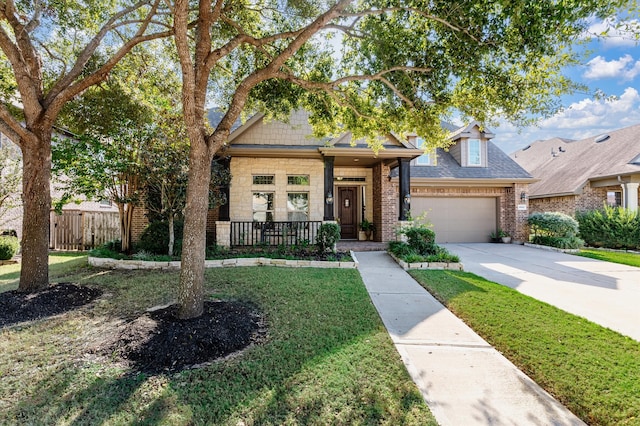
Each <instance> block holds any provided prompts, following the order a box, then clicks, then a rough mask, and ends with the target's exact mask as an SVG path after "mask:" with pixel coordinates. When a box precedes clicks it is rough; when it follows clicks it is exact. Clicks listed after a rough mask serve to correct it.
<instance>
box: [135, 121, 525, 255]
mask: <svg viewBox="0 0 640 426" xmlns="http://www.w3.org/2000/svg"><path fill="white" fill-rule="evenodd" d="M492 137H493V135H492V134H491V133H490V132H489V131H488V130H486V129H484V132H482V131H481V130H480V126H479V124H478V123H472V124H471V125H469V126H466V127H463V128H461V129H458V130H457V131H455V132H452V134H451V138H452V140H453V141H454V142H455V143H454V145H452V146H451V147H450V149H449V150H448V151H447V150H442V149H438V150H437V151H436V152H434V153H430V154H427V155H425V153H424V150H423V149H420V148H419V145H420V143H421V140H420V138H418V137H417V136H416V135H410V136H408V137H407V138H406V139H403V138H400V137H397V136H394V135H387V136H386V137H384V139H383V146H384V149H381V150H380V151H379V152H378V153H377V154H376V153H374V152H373V151H372V150H371V149H370V148H369V147H368V146H367V145H366V144H365V143H364V142H363V141H353V140H352V138H351V134H350V133H349V132H346V133H344V134H343V135H340V136H339V137H337V138H334V139H328V138H327V139H318V138H315V137H313V136H312V129H311V126H310V125H309V123H308V115H307V114H306V113H304V112H298V113H295V114H293V115H292V117H291V119H290V122H289V123H283V122H279V121H268V120H265V119H264V117H263V116H262V115H256V116H254V117H253V118H251V119H250V120H248V121H247V122H246V123H245V124H243V125H241V126H240V127H238V128H237V129H235V130H234V131H233V132H232V133H231V135H230V137H229V141H228V147H227V149H226V150H225V152H224V156H225V157H226V158H227V161H226V164H227V166H228V167H229V168H230V171H231V176H232V181H231V184H230V187H229V188H228V189H227V191H228V200H229V202H228V203H227V204H226V205H223V206H222V207H220V208H219V209H216V210H211V211H210V212H209V215H208V218H207V239H208V241H209V242H210V243H211V242H213V241H216V242H217V243H218V244H219V245H222V246H229V245H234V246H235V245H245V244H246V245H251V244H259V243H267V244H279V243H284V242H291V241H300V240H305V239H306V240H309V241H310V242H313V241H314V238H315V235H316V232H317V228H318V227H319V225H320V224H321V223H322V222H326V221H337V222H338V223H340V225H341V232H342V235H341V238H342V239H357V238H358V231H359V224H360V223H361V222H362V221H363V220H365V219H366V220H368V221H370V222H373V223H374V224H375V227H376V232H375V234H374V239H375V240H376V241H390V240H394V239H395V238H396V235H395V230H396V229H397V227H398V225H399V224H401V223H402V222H404V221H405V220H407V219H408V218H409V217H410V216H413V217H418V216H420V215H421V214H422V213H423V212H427V213H428V214H427V219H428V220H430V221H431V222H432V223H433V224H434V226H435V231H436V233H437V235H438V241H439V242H487V241H489V235H490V234H491V233H492V232H496V231H497V230H498V229H503V230H506V231H507V232H509V233H510V234H512V235H513V236H514V237H515V239H516V240H520V241H523V240H526V238H527V235H526V234H525V232H526V227H525V223H526V218H527V216H528V209H527V202H526V193H527V187H528V184H529V183H530V182H533V181H534V179H532V177H531V176H530V175H529V174H528V173H526V172H525V171H524V170H523V169H522V168H520V167H519V166H518V165H517V164H516V163H515V162H513V160H511V159H510V158H509V157H508V156H507V155H506V154H503V153H502V151H500V149H498V148H497V147H496V146H495V145H494V144H492V143H491V142H490V141H489V139H491V138H492ZM141 214H142V212H141V213H139V215H141ZM137 235H139V233H136V237H137ZM136 237H134V240H135V239H136ZM287 239H289V240H287Z"/></svg>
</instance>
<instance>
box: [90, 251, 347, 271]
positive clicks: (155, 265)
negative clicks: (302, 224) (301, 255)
mask: <svg viewBox="0 0 640 426" xmlns="http://www.w3.org/2000/svg"><path fill="white" fill-rule="evenodd" d="M351 258H352V259H353V260H354V261H353V262H338V261H323V260H291V259H271V258H268V257H240V258H235V259H217V260H205V261H204V267H205V268H233V267H236V266H281V267H285V268H342V269H357V268H358V260H357V259H356V257H355V254H354V253H353V251H352V252H351ZM88 262H89V265H91V266H95V267H97V268H105V269H126V270H134V269H149V270H158V269H159V270H167V271H179V270H180V268H181V262H180V261H173V262H158V261H149V260H119V259H112V258H108V257H92V256H89V259H88Z"/></svg>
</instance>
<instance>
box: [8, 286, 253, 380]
mask: <svg viewBox="0 0 640 426" xmlns="http://www.w3.org/2000/svg"><path fill="white" fill-rule="evenodd" d="M101 294H102V292H101V291H100V290H98V289H94V288H91V287H84V286H79V285H75V284H69V283H61V284H57V285H52V286H51V287H49V288H47V289H45V290H42V291H40V292H38V293H32V294H26V293H19V292H17V291H7V292H4V293H0V328H2V327H7V326H11V325H14V324H19V323H22V322H26V321H32V320H37V319H45V318H47V317H50V316H54V315H58V314H62V313H64V312H68V311H71V310H73V309H77V308H79V307H81V306H84V305H87V304H89V303H91V302H92V301H93V300H95V299H96V298H98V297H99V296H100V295H101ZM176 311H177V307H176V306H175V305H172V306H169V307H166V308H163V309H158V310H155V311H153V312H145V313H144V314H142V315H140V316H139V317H137V318H135V319H132V320H129V321H125V322H124V323H122V325H120V326H118V327H113V328H110V329H109V331H108V332H107V333H106V335H104V336H95V342H96V343H94V344H92V345H90V346H91V347H90V348H89V351H90V352H93V353H95V354H98V355H103V356H105V357H108V358H109V359H113V358H114V355H116V356H117V358H120V360H121V361H122V362H124V363H125V364H126V365H128V366H129V367H130V368H131V369H132V370H133V371H141V372H145V373H150V374H156V373H161V372H176V371H180V370H183V369H185V368H191V367H197V366H199V365H202V364H206V363H209V362H211V361H214V360H216V359H218V358H222V357H225V356H227V355H229V354H231V353H234V352H237V351H239V350H241V349H244V348H245V347H247V346H248V345H250V344H251V343H256V342H260V341H262V340H263V339H264V338H265V336H266V329H265V327H264V321H263V319H262V316H261V315H260V314H259V313H258V311H257V310H256V309H255V307H253V306H250V305H248V304H244V303H241V302H228V301H215V302H214V301H212V302H205V305H204V313H203V314H202V315H201V316H200V317H198V318H193V319H189V320H179V319H177V318H176V316H175V314H176Z"/></svg>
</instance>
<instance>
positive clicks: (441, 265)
mask: <svg viewBox="0 0 640 426" xmlns="http://www.w3.org/2000/svg"><path fill="white" fill-rule="evenodd" d="M389 256H391V257H392V258H393V260H395V261H396V262H397V263H398V265H400V267H401V268H402V269H404V270H405V271H408V270H409V269H434V270H438V269H440V270H442V269H447V270H450V271H464V265H463V264H462V263H459V262H449V263H447V262H420V263H407V262H405V261H404V260H401V259H398V258H397V257H395V256H394V255H393V254H391V253H389Z"/></svg>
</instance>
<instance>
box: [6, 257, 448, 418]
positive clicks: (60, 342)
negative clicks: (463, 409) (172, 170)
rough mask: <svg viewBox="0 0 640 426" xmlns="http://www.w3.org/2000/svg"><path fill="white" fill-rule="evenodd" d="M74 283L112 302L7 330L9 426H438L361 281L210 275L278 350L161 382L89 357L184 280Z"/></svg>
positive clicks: (327, 275) (108, 275)
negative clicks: (255, 316)
mask: <svg viewBox="0 0 640 426" xmlns="http://www.w3.org/2000/svg"><path fill="white" fill-rule="evenodd" d="M3 268H4V267H3ZM69 273H70V274H71V275H69V276H66V277H62V278H64V280H65V281H74V282H78V283H81V284H85V285H90V286H95V287H99V288H101V289H103V290H104V291H105V295H104V296H103V297H102V298H101V299H100V300H99V301H98V302H97V303H96V304H95V306H93V307H91V308H85V309H81V310H76V311H72V312H69V313H67V314H65V315H64V316H59V317H54V318H50V319H48V320H44V321H39V322H34V323H30V324H22V325H16V326H14V327H10V328H5V329H3V330H0V353H2V357H0V383H1V385H0V424H15V423H18V424H73V425H81V424H102V425H114V424H153V425H156V424H158V425H163V424H166V425H182V424H216V425H217V424H222V425H226V424H228V425H238V424H244V425H269V424H273V425H280V424H292V425H293V424H317V425H324V424H376V425H377V424H388V425H399V424H415V425H425V424H426V425H429V424H436V423H435V420H434V419H433V417H432V416H431V413H430V412H429V410H428V408H427V406H426V404H425V403H424V401H423V399H422V397H421V395H420V393H419V391H418V390H417V388H416V386H415V385H414V384H413V382H412V381H411V379H410V377H409V376H408V374H407V372H406V370H405V368H404V365H403V364H402V362H401V360H400V357H399V355H398V354H397V352H396V351H395V348H394V346H393V344H392V342H391V340H390V339H389V337H388V334H387V332H386V331H385V329H384V327H383V325H382V323H381V321H380V319H379V317H378V315H377V313H376V311H375V308H374V307H373V305H372V304H371V302H370V300H369V297H368V295H367V293H366V290H365V288H364V286H363V284H362V281H361V279H360V277H359V275H358V273H357V271H355V270H345V269H342V270H340V269H311V268H302V269H284V268H282V269H279V268H274V267H253V268H229V269H226V268H225V269H212V270H208V271H207V272H206V291H207V295H208V296H209V297H217V298H225V299H231V300H245V301H249V302H251V303H254V304H256V305H257V306H258V307H259V308H260V309H261V311H262V312H263V313H264V314H265V316H266V319H267V322H268V328H269V335H268V340H267V342H266V343H264V344H261V345H258V346H254V347H251V348H249V349H248V350H246V351H245V352H244V353H242V354H241V355H240V356H236V357H232V358H230V359H226V360H224V361H220V362H217V363H215V364H213V365H211V366H208V367H204V368H201V369H198V370H187V371H183V372H181V373H177V374H172V375H158V376H147V375H144V374H130V373H129V372H128V371H127V370H126V369H124V368H123V367H122V366H120V365H119V364H117V363H116V362H114V361H113V360H110V359H101V358H97V357H95V356H93V355H91V354H87V352H86V347H87V344H88V343H89V342H91V341H92V340H95V339H100V336H101V334H102V333H104V332H105V331H107V330H110V329H112V328H113V326H114V324H115V323H117V322H118V321H122V320H126V319H128V318H131V317H132V316H133V315H135V314H137V313H139V312H141V311H143V310H144V309H146V308H148V307H150V306H154V305H157V304H162V303H166V302H169V301H171V300H173V299H174V298H175V293H176V284H177V282H178V274H177V273H167V272H149V271H147V272H143V271H103V270H98V269H91V268H84V269H76V270H73V271H70V272H69ZM0 275H6V273H4V272H3V270H2V269H0ZM67 278H68V279H67ZM5 279H6V278H5Z"/></svg>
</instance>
